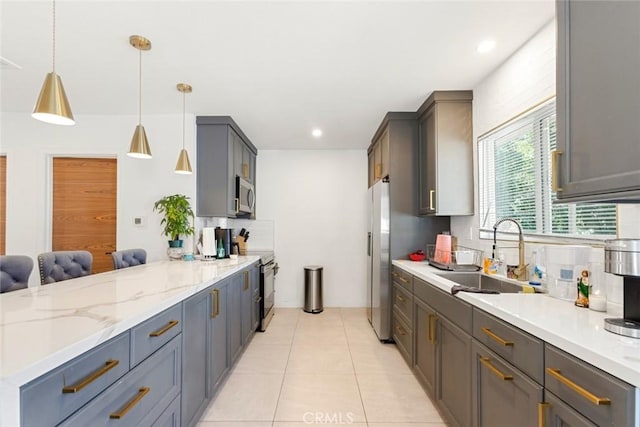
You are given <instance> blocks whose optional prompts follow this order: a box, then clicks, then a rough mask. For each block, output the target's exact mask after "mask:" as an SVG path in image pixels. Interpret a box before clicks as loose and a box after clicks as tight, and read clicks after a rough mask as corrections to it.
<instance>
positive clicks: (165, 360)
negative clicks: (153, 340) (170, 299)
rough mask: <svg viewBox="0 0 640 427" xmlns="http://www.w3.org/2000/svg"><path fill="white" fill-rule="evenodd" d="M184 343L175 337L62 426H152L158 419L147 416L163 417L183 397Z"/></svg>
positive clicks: (179, 337) (178, 337)
mask: <svg viewBox="0 0 640 427" xmlns="http://www.w3.org/2000/svg"><path fill="white" fill-rule="evenodd" d="M181 343H182V340H181V336H177V337H175V338H173V339H172V340H171V341H169V342H168V343H167V344H166V345H165V346H164V347H162V348H161V349H160V350H158V351H157V352H155V353H154V354H153V355H151V356H150V357H149V358H147V359H146V360H145V361H144V362H142V363H141V364H139V365H138V366H136V367H135V368H134V369H133V370H131V372H129V373H128V374H127V375H125V376H124V377H123V378H122V379H121V380H119V381H118V382H116V383H115V384H113V385H112V386H111V387H109V388H108V389H107V390H106V391H105V392H104V393H102V394H101V395H100V396H98V397H97V398H95V399H93V400H92V401H91V402H89V403H88V404H87V405H86V406H84V407H83V408H82V409H80V410H79V411H78V412H76V413H75V414H73V415H72V416H71V417H70V418H68V419H67V420H66V421H65V422H64V423H62V424H60V425H61V426H64V427H72V426H77V427H86V426H92V427H100V426H136V427H145V426H151V425H152V423H153V422H154V421H155V420H156V419H157V417H155V418H153V419H150V418H149V417H148V414H150V413H155V414H157V416H160V414H162V412H163V411H164V410H165V409H166V408H167V407H168V406H169V404H170V403H171V402H173V400H174V399H175V398H176V397H177V396H178V395H179V394H180V379H181V376H180V367H181V355H182V353H181ZM143 422H145V423H146V424H143Z"/></svg>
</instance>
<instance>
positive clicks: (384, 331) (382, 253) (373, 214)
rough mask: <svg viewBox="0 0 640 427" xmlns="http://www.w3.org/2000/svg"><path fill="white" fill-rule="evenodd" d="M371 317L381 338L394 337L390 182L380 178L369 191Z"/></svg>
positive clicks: (369, 316)
mask: <svg viewBox="0 0 640 427" xmlns="http://www.w3.org/2000/svg"><path fill="white" fill-rule="evenodd" d="M367 196H368V200H369V203H370V204H369V206H370V209H369V233H368V239H367V284H368V285H367V303H368V307H367V317H368V318H369V322H370V323H371V326H373V329H374V330H375V331H376V334H377V335H378V338H379V339H380V340H388V339H390V338H391V304H390V298H391V294H390V289H391V287H390V283H389V276H390V274H389V268H390V259H389V224H390V223H389V183H388V182H384V180H380V181H378V182H377V183H375V184H374V185H373V186H372V187H370V188H369V190H367Z"/></svg>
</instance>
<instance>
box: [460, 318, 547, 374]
mask: <svg viewBox="0 0 640 427" xmlns="http://www.w3.org/2000/svg"><path fill="white" fill-rule="evenodd" d="M473 337H474V338H475V339H477V340H478V341H480V342H481V343H482V344H484V345H486V346H487V347H489V348H490V349H491V350H493V351H495V352H496V353H498V354H499V355H500V356H501V357H502V358H504V359H505V360H506V361H507V362H509V363H511V364H513V365H514V366H515V367H516V368H518V369H520V370H521V371H523V372H524V373H525V374H527V375H529V376H530V377H531V378H533V379H534V380H535V381H537V382H538V383H539V384H542V383H543V380H544V364H543V357H544V345H543V342H542V341H541V340H539V339H537V338H535V337H533V336H531V335H529V334H527V333H526V332H524V331H522V330H520V329H518V328H515V327H513V326H511V325H509V324H507V323H505V322H503V321H502V320H500V319H497V318H495V317H493V316H491V315H490V314H487V313H485V312H484V311H482V310H479V309H477V308H474V309H473Z"/></svg>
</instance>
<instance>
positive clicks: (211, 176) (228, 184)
mask: <svg viewBox="0 0 640 427" xmlns="http://www.w3.org/2000/svg"><path fill="white" fill-rule="evenodd" d="M196 124H197V159H196V161H197V167H196V188H197V199H196V215H197V216H205V217H206V216H209V217H229V218H236V217H238V216H239V215H238V213H237V205H236V176H239V177H242V178H244V179H246V180H247V181H249V182H251V183H253V184H254V186H255V184H256V179H255V173H256V156H257V154H258V150H257V149H256V147H255V146H254V145H253V144H252V143H251V141H250V140H249V138H247V136H246V135H245V134H244V132H242V130H241V129H240V127H239V126H238V125H237V124H236V122H234V121H233V119H232V118H231V117H228V116H219V117H218V116H215V117H212V116H198V117H197V118H196Z"/></svg>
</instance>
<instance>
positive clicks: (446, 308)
mask: <svg viewBox="0 0 640 427" xmlns="http://www.w3.org/2000/svg"><path fill="white" fill-rule="evenodd" d="M413 295H414V296H416V297H418V298H420V299H421V300H422V301H423V302H425V303H427V304H429V305H430V306H431V307H434V308H435V309H436V311H437V312H438V313H439V314H441V315H443V316H444V317H446V318H447V319H449V320H450V321H451V322H453V323H454V324H455V325H456V326H458V327H459V328H461V329H462V330H464V331H465V332H466V333H468V334H471V324H472V323H471V319H472V314H471V305H470V304H467V303H466V302H464V301H462V300H459V299H458V298H456V297H454V296H453V295H451V294H448V293H446V292H443V291H441V290H440V289H437V288H436V287H435V286H433V285H432V284H430V283H428V282H425V281H424V280H421V279H418V278H417V277H415V278H414V279H413Z"/></svg>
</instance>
